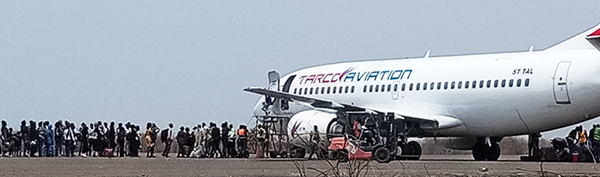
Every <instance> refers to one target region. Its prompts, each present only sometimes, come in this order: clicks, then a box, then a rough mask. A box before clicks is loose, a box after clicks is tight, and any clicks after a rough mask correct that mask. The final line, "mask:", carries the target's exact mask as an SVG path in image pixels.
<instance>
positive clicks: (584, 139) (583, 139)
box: [577, 125, 587, 146]
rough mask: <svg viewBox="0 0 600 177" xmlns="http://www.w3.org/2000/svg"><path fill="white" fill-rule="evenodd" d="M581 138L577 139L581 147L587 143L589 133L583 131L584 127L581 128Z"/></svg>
mask: <svg viewBox="0 0 600 177" xmlns="http://www.w3.org/2000/svg"><path fill="white" fill-rule="evenodd" d="M578 128H579V132H578V133H579V137H578V138H577V140H579V145H580V146H583V145H585V144H586V143H587V132H586V131H585V130H584V129H583V126H581V125H580V126H579V127H578Z"/></svg>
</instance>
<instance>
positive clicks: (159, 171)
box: [0, 155, 600, 177]
mask: <svg viewBox="0 0 600 177" xmlns="http://www.w3.org/2000/svg"><path fill="white" fill-rule="evenodd" d="M518 159H519V156H501V157H500V160H499V161H495V162H481V161H473V160H472V158H471V156H470V155H424V156H423V157H422V159H421V160H419V161H392V162H390V163H387V164H382V163H377V162H375V161H351V162H348V163H340V164H338V163H337V162H336V161H328V160H307V159H283V158H265V159H256V158H250V159H238V158H232V159H215V158H202V159H196V158H174V157H170V158H164V157H155V158H146V157H139V158H131V157H126V158H104V157H87V158H83V157H73V158H66V157H60V158H24V157H14V158H10V157H9V158H6V157H4V158H0V169H2V170H0V176H144V177H145V176H278V177H279V176H294V177H298V176H357V174H360V175H358V176H600V166H599V165H598V164H594V163H568V162H543V163H542V162H521V161H519V160H518ZM334 171H335V172H334ZM365 174H366V175H365Z"/></svg>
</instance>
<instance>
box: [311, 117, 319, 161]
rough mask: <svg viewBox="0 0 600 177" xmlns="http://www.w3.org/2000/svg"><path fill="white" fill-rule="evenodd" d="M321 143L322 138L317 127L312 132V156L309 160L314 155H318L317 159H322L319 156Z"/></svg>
mask: <svg viewBox="0 0 600 177" xmlns="http://www.w3.org/2000/svg"><path fill="white" fill-rule="evenodd" d="M320 142H321V137H319V130H318V127H317V125H315V126H314V130H313V131H312V132H310V147H311V151H310V155H309V156H308V160H310V159H311V158H312V156H313V154H317V159H320V158H321V155H320V154H319V153H320V152H321V148H320V147H319V143H320Z"/></svg>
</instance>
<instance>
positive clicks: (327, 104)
mask: <svg viewBox="0 0 600 177" xmlns="http://www.w3.org/2000/svg"><path fill="white" fill-rule="evenodd" d="M244 91H247V92H252V93H256V94H259V95H265V96H270V97H275V98H281V99H284V100H295V101H301V102H305V103H309V104H311V105H312V106H313V107H316V108H329V109H335V110H343V111H365V110H371V111H375V112H380V113H384V112H394V113H395V114H397V115H399V116H401V117H402V118H404V119H405V120H406V121H409V122H415V123H423V124H424V125H427V126H425V127H423V128H426V129H431V130H435V129H445V128H452V127H456V126H460V125H462V122H461V121H460V120H459V119H456V118H454V117H450V116H435V117H425V116H418V115H415V114H410V113H403V112H402V111H400V112H398V111H387V110H378V109H372V108H366V107H361V106H356V105H352V104H346V103H339V102H335V101H331V100H325V99H320V98H313V97H308V96H301V95H294V94H290V93H285V92H280V91H276V90H269V89H267V88H261V87H247V88H244Z"/></svg>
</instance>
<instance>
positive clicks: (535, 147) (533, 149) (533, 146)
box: [528, 132, 542, 157]
mask: <svg viewBox="0 0 600 177" xmlns="http://www.w3.org/2000/svg"><path fill="white" fill-rule="evenodd" d="M540 137H542V135H541V134H540V133H539V132H538V133H532V134H529V144H528V145H529V157H533V156H534V154H535V155H537V153H538V152H539V150H540Z"/></svg>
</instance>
